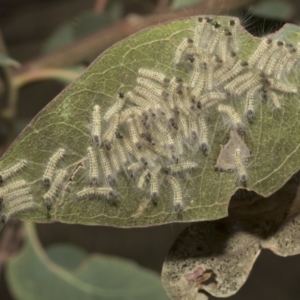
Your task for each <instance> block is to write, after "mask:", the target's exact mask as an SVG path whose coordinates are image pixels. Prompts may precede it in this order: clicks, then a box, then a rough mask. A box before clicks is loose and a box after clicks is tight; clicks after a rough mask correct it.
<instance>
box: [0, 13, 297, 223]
mask: <svg viewBox="0 0 300 300" xmlns="http://www.w3.org/2000/svg"><path fill="white" fill-rule="evenodd" d="M201 20H202V21H201ZM214 20H215V21H218V22H220V23H221V24H222V26H221V27H218V26H217V25H215V27H212V25H211V24H214V23H212V22H211V21H210V20H206V19H200V20H198V19H197V18H189V19H185V20H178V21H174V22H170V23H167V24H163V25H160V26H157V27H153V28H151V29H148V30H145V31H143V32H140V33H138V34H136V35H133V36H131V37H130V38H128V39H126V40H124V41H122V42H120V43H118V44H116V45H115V46H113V47H112V48H111V49H109V50H108V51H107V52H105V53H104V54H103V55H102V56H100V57H99V58H98V59H97V60H96V61H95V62H94V63H93V65H92V66H90V67H89V68H88V69H87V71H86V72H85V73H84V74H83V75H82V76H81V77H80V78H79V79H78V80H76V81H75V82H74V83H73V84H71V85H70V86H69V87H68V88H67V89H65V90H64V91H63V92H62V93H61V94H60V95H59V96H58V97H57V98H56V99H55V100H54V101H53V102H52V103H51V104H49V105H48V106H47V107H46V108H45V109H44V110H43V111H42V112H40V113H39V114H38V115H37V116H36V117H35V118H34V120H33V121H32V123H31V124H30V125H29V126H28V127H27V128H26V129H25V130H24V131H23V133H22V135H20V137H19V138H18V139H17V140H16V141H15V143H14V144H13V145H12V146H11V147H10V149H9V150H8V151H7V152H6V154H5V155H4V156H3V158H2V160H1V162H0V170H2V171H1V172H0V175H1V174H2V173H3V172H4V173H3V174H4V175H5V177H8V179H7V180H6V181H5V182H4V184H2V186H3V187H2V188H1V189H0V193H1V192H2V193H4V194H7V196H6V197H7V198H10V196H9V195H10V192H11V191H9V192H7V189H9V188H10V187H11V189H14V190H17V193H19V190H20V187H18V188H17V187H15V182H16V181H17V180H26V183H24V182H23V187H22V189H24V188H25V189H26V188H27V190H26V191H28V189H29V190H30V193H29V196H27V197H26V198H25V200H24V198H21V200H22V201H21V200H19V198H17V200H16V201H15V202H11V201H9V200H5V199H4V201H3V206H4V209H3V212H2V214H3V221H5V218H9V217H12V216H15V215H17V216H20V217H21V218H22V219H24V220H31V221H37V222H49V221H54V220H58V221H61V222H67V223H82V224H105V225H112V226H120V227H134V226H150V225H157V224H162V223H168V222H181V221H197V220H198V221H203V220H215V219H219V218H222V217H225V216H226V215H227V210H228V204H229V201H230V198H231V196H232V195H233V194H234V193H235V192H236V190H238V189H239V188H241V189H243V188H246V189H248V190H253V191H255V192H257V193H258V194H260V195H262V196H264V197H267V196H269V195H271V194H272V193H274V192H275V191H276V190H278V189H279V188H280V187H281V186H282V185H283V184H284V183H285V182H286V181H287V180H288V179H289V178H290V177H291V176H292V175H293V174H294V173H295V172H296V171H298V170H299V165H300V155H299V151H300V147H299V145H300V135H299V134H298V128H299V126H300V124H299V122H300V121H299V120H300V118H299V113H300V109H299V96H298V90H299V80H297V78H298V75H297V72H298V64H299V62H298V57H299V56H298V55H299V53H298V51H299V49H297V48H293V47H292V46H291V44H290V43H293V44H294V45H297V42H299V35H300V30H299V27H297V26H295V25H286V26H285V27H284V28H283V29H282V30H281V31H279V32H277V33H276V34H274V35H272V36H269V38H270V39H272V40H273V43H271V42H270V41H269V39H267V38H263V39H259V38H255V37H253V36H251V35H250V34H248V33H247V32H246V31H245V30H244V29H243V28H242V27H241V26H240V25H239V23H238V22H239V21H238V19H236V18H230V17H216V18H215V19H214ZM230 20H231V21H232V22H231V25H230ZM234 23H235V24H236V25H234ZM195 27H196V28H197V30H196V31H195ZM203 28H204V29H203ZM224 28H225V29H226V30H225V31H224ZM202 29H203V30H204V31H203V33H202V34H201V33H197V32H200V31H201V30H202ZM231 31H232V35H230V34H229V33H230V32H231ZM195 32H196V33H197V34H196V35H195ZM186 38H193V39H194V43H195V44H196V43H198V45H197V47H194V46H193V45H191V43H190V42H188V44H187V45H188V46H189V47H190V48H189V50H190V51H192V52H193V53H194V56H193V57H192V58H193V59H191V56H189V55H188V53H186V54H185V55H183V56H182V57H181V60H180V63H179V64H176V65H175V58H174V57H176V58H178V47H179V46H178V45H181V46H182V41H183V39H186ZM205 39H206V40H205ZM227 39H228V40H227ZM277 39H280V40H283V41H284V42H285V43H280V42H278V41H277ZM197 40H198V42H197ZM204 42H207V43H209V45H210V46H209V47H207V46H205V45H206V44H203V43H204ZM226 43H228V44H226ZM212 45H217V47H215V48H213V49H212V50H210V51H211V52H212V53H210V52H208V50H207V49H210V47H213V46H212ZM226 45H228V46H226ZM263 45H265V46H263ZM264 47H265V48H264ZM294 47H297V46H294ZM261 48H262V49H261ZM293 49H295V51H293ZM213 50H214V51H213ZM229 50H230V51H229ZM234 50H235V53H232V52H233V51H234ZM197 51H198V52H199V51H200V52H201V53H204V55H201V56H197V53H198V52H197ZM255 51H259V52H260V53H258V54H257V52H255ZM272 51H273V52H272ZM175 52H176V53H177V54H176V53H175ZM254 52H255V53H254ZM262 53H263V55H262ZM213 54H217V55H218V57H219V58H221V57H223V60H221V61H220V59H217V60H216V57H215V56H214V55H213ZM233 54H237V55H233ZM203 57H204V58H205V60H209V61H206V62H201V59H202V58H203ZM187 58H189V59H187ZM254 58H256V59H257V60H258V62H259V64H257V63H255V60H254ZM294 58H295V59H294ZM197 59H199V60H200V62H199V64H197V61H198V60H197ZM193 61H194V65H193ZM195 61H196V62H195ZM244 61H249V64H250V66H247V64H246V63H245V62H244ZM292 62H294V63H295V65H293V64H292ZM194 66H196V67H194ZM198 67H200V68H202V69H201V70H200V71H201V72H202V73H201V72H200V73H199V72H198V71H197V70H198V69H197V68H198ZM259 67H263V70H259ZM239 68H240V69H242V70H241V71H240V72H242V73H239V72H236V69H239ZM287 68H290V69H292V70H291V71H287ZM269 69H270V70H271V74H270V75H265V76H264V75H262V74H261V72H262V71H264V72H267V71H268V70H269ZM145 70H146V71H145ZM149 70H150V73H149ZM209 70H211V72H210V73H209V72H208V71H209ZM212 70H213V71H214V72H212ZM280 70H281V71H280ZM153 71H155V72H160V73H161V77H167V78H169V79H172V81H171V82H173V83H176V80H177V79H175V76H176V77H180V78H181V79H182V80H183V82H184V83H185V84H183V85H182V83H181V82H178V85H179V87H178V88H177V89H176V88H171V87H172V86H171V83H167V81H164V83H161V84H159V83H158V82H155V81H153V80H148V81H146V83H147V84H148V90H150V91H151V92H153V93H155V92H160V91H161V90H162V89H163V90H167V91H168V93H169V96H167V95H166V94H165V93H164V94H162V95H161V96H157V97H158V98H155V99H151V97H154V96H153V95H152V93H150V92H147V91H146V92H145V93H144V97H145V99H146V100H145V99H143V100H142V101H143V102H142V104H139V105H138V107H137V108H135V111H134V113H133V114H132V115H131V116H133V118H127V119H126V118H125V111H126V112H128V110H127V109H128V108H130V109H132V108H133V104H132V101H133V100H132V99H131V100H130V94H128V92H130V91H131V92H132V91H136V90H135V89H136V88H137V86H136V80H137V79H138V81H139V82H141V81H143V80H145V76H146V75H147V74H148V76H150V75H151V76H152V75H153V73H152V72H153ZM279 71H280V72H279ZM231 72H233V75H232V74H231ZM276 72H279V73H278V74H277V75H278V78H279V79H278V80H277V79H276V80H275V79H274V78H275V77H276V76H277V75H276V74H275V73H276ZM149 74H150V75H149ZM197 74H199V76H200V78H199V80H198V81H197V80H195V84H196V86H195V87H192V86H191V85H192V82H193V81H192V79H191V78H197ZM201 74H206V75H204V76H202V75H201ZM154 75H155V73H154ZM250 76H251V77H250ZM210 78H211V79H210ZM245 78H246V79H247V78H248V79H247V80H246V79H245ZM222 81H225V82H222ZM202 82H205V84H206V87H205V92H203V93H202V94H201V95H200V96H199V97H198V96H197V95H196V96H195V95H194V96H193V93H196V92H197V91H199V89H200V90H201V84H202ZM140 84H142V83H140ZM149 85H150V87H149ZM165 85H167V88H166V87H165ZM210 88H212V90H211V91H210ZM241 89H242V90H241ZM243 89H246V92H247V93H246V92H243ZM284 89H285V90H286V91H285V92H284V91H282V90H284ZM136 92H137V91H136ZM139 92H140V93H141V91H139ZM212 92H214V93H216V94H211V93H212ZM119 93H125V98H124V99H125V102H126V103H125V106H124V107H122V109H121V112H119V105H120V103H121V105H122V101H123V99H122V97H120V95H119ZM228 93H231V95H229V96H228ZM238 93H240V95H239V94H238ZM151 95H152V96H151ZM170 95H172V98H170ZM121 96H122V94H121ZM209 97H212V98H210V99H209ZM214 97H216V99H215V98H214ZM178 99H179V100H178ZM222 99H223V100H222ZM147 101H148V102H147ZM172 101H175V106H176V107H173V106H172V105H173V104H172V103H173V102H172ZM198 101H199V102H198ZM149 103H151V105H149ZM200 104H201V105H200ZM200 106H201V109H199V108H200ZM98 107H101V113H98V111H97V109H98ZM112 107H113V114H111V116H112V117H110V118H108V117H107V115H106V113H107V112H108V110H109V109H111V108H112ZM133 109H134V108H133ZM137 110H138V112H137ZM93 111H94V113H93ZM140 111H142V113H140V114H139V112H140ZM110 112H111V111H110ZM178 112H179V114H178ZM93 114H94V115H95V116H96V117H93ZM119 114H121V116H122V118H125V119H124V120H121V123H120V124H117V123H116V122H118V118H119ZM253 116H254V120H253V118H252V117H253ZM106 117H107V119H105V118H106ZM99 118H100V119H101V120H100V121H101V122H100V123H101V127H102V128H101V139H102V140H103V143H102V146H101V148H98V146H97V141H98V140H99V139H100V136H98V135H100V133H99V134H98V133H97V132H98V129H99V126H98V125H97V124H98V123H97V122H98V119H99ZM93 119H94V121H93ZM113 120H115V124H117V129H118V131H119V133H121V134H122V136H123V139H119V138H115V135H114V133H115V132H114V130H115V129H114V126H113V124H114V121H113ZM133 122H137V125H134V123H133ZM241 123H243V125H242V124H241ZM93 124H94V125H93ZM176 127H177V129H176ZM92 131H94V133H95V134H94V136H93V138H94V140H93V141H92V135H91V133H92ZM110 134H112V135H110ZM110 136H112V139H113V144H112V149H111V150H109V149H110ZM117 136H120V134H118V135H117ZM128 143H130V144H131V149H130V147H129V146H128ZM139 144H141V145H142V148H141V147H139V146H140V145H139ZM118 145H119V146H120V147H118ZM132 147H133V148H132ZM206 148H208V149H207V150H208V151H203V150H206ZM60 149H63V150H60ZM93 149H94V150H93ZM93 151H94V152H95V153H94V154H93ZM63 152H64V155H63V157H61V159H57V162H54V161H55V158H57V157H58V158H59V157H60V154H59V153H63ZM124 152H125V159H124V162H123V165H122V168H118V167H119V165H118V164H119V163H121V160H123V158H122V155H121V154H122V153H124ZM250 153H251V155H250ZM123 156H124V155H123ZM106 159H107V161H106ZM24 160H25V161H24ZM25 162H27V164H26V166H25ZM134 163H137V164H135V165H132V164H134ZM146 163H147V165H146ZM177 163H178V164H177ZM136 165H138V166H139V167H140V168H141V169H142V170H141V171H137V173H134V172H133V173H132V172H131V171H130V170H131V168H133V166H136ZM47 166H48V167H47ZM49 166H53V167H54V170H55V171H57V173H55V174H54V175H53V178H52V180H54V181H53V186H54V187H50V188H49V187H47V185H45V184H44V182H43V176H45V172H46V169H49ZM109 166H110V168H111V169H112V168H114V170H116V171H115V172H113V171H110V169H109ZM216 166H217V170H216V169H215V167H216ZM11 168H12V169H11ZM21 168H22V169H21ZM19 169H21V170H19ZM50 169H52V168H50ZM18 170H19V171H18ZM62 170H63V171H62ZM222 170H223V171H225V172H222ZM98 173H99V177H98ZM170 173H174V174H171V175H170ZM7 174H8V175H10V174H11V176H8V175H7ZM142 174H143V176H144V177H143V176H142ZM156 174H157V175H156ZM131 175H133V178H132V176H131ZM61 179H62V180H61ZM143 181H145V182H143ZM11 183H12V184H13V185H12V186H10V184H11ZM94 184H98V185H97V189H99V188H100V189H101V190H97V191H96V190H94V189H93V188H92V186H93V185H94ZM86 189H90V190H89V191H88V192H87V190H86ZM91 189H92V190H91ZM157 189H158V194H157V193H156V190H157ZM156 195H157V197H156ZM4 198H5V197H4ZM25 210H26V212H25V213H23V214H20V213H21V212H23V211H25Z"/></svg>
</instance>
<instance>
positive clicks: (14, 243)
mask: <svg viewBox="0 0 300 300" xmlns="http://www.w3.org/2000/svg"><path fill="white" fill-rule="evenodd" d="M3 230H4V231H3V233H2V236H1V240H0V274H1V273H2V270H3V266H4V264H5V262H6V261H7V260H8V259H9V258H10V257H11V256H12V255H13V254H14V253H16V252H17V250H18V249H19V248H20V246H21V244H22V242H23V240H24V228H23V226H21V222H20V221H18V220H14V221H11V222H10V223H8V224H7V225H6V226H5V228H4V229H3Z"/></svg>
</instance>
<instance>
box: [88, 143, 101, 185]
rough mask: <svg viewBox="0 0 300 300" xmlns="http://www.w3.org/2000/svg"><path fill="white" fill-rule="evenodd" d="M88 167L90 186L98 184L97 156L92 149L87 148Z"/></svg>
mask: <svg viewBox="0 0 300 300" xmlns="http://www.w3.org/2000/svg"><path fill="white" fill-rule="evenodd" d="M87 153H88V165H89V182H90V184H91V185H97V184H99V167H98V161H97V155H96V152H95V150H94V148H93V147H88V148H87Z"/></svg>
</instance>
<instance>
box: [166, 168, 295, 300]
mask: <svg viewBox="0 0 300 300" xmlns="http://www.w3.org/2000/svg"><path fill="white" fill-rule="evenodd" d="M299 203H300V186H299V173H298V174H297V175H296V176H294V177H293V178H292V179H291V180H290V181H289V182H288V183H287V184H286V185H285V186H284V187H283V188H281V189H280V190H279V191H277V192H276V193H275V194H273V195H272V196H270V197H268V198H266V199H263V198H262V197H261V196H258V195H251V194H249V195H244V197H243V199H242V197H241V198H240V199H238V198H234V199H233V201H232V203H231V206H230V212H229V215H230V217H228V218H226V219H224V220H220V221H213V222H202V223H198V224H194V225H192V226H191V227H190V228H188V229H186V230H184V231H183V232H182V233H181V234H180V235H179V237H178V239H177V240H176V242H175V243H174V245H173V247H172V248H171V250H170V252H169V254H168V256H167V258H166V260H165V263H164V267H163V271H162V280H163V283H164V287H165V289H166V291H167V293H168V295H169V296H170V298H171V299H172V300H174V299H183V298H184V299H187V300H189V299H198V298H197V296H198V297H199V299H201V298H200V295H201V296H202V297H204V298H203V299H205V296H206V294H205V293H203V292H204V291H206V292H208V293H209V294H211V295H213V296H215V297H229V296H231V295H233V294H235V293H236V292H237V291H238V290H239V289H240V288H241V286H242V285H243V284H244V283H245V282H246V280H247V278H248V276H249V273H250V271H251V269H252V267H253V264H254V262H255V260H256V258H257V257H258V255H259V254H260V252H261V250H262V249H270V250H271V251H273V252H274V253H276V254H277V255H281V256H290V255H296V254H300V245H299V220H300V215H299Z"/></svg>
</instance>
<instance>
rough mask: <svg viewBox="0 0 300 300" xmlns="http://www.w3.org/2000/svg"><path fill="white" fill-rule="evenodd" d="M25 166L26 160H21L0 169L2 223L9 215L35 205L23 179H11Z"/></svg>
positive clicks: (0, 219) (0, 214) (0, 211)
mask: <svg viewBox="0 0 300 300" xmlns="http://www.w3.org/2000/svg"><path fill="white" fill-rule="evenodd" d="M26 166H27V161H26V160H21V161H19V162H17V163H16V164H14V165H13V166H11V167H9V168H8V169H5V170H3V171H0V216H1V218H0V221H1V223H3V224H5V223H6V222H7V221H8V220H9V219H10V218H11V217H14V216H15V215H17V214H19V213H21V212H24V211H27V210H30V209H33V208H34V207H35V206H36V204H35V202H34V201H33V196H32V193H31V191H30V188H29V185H28V183H27V182H26V181H25V180H23V179H19V180H13V177H14V176H15V175H18V173H20V171H21V170H23V169H24V168H25V167H26Z"/></svg>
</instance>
